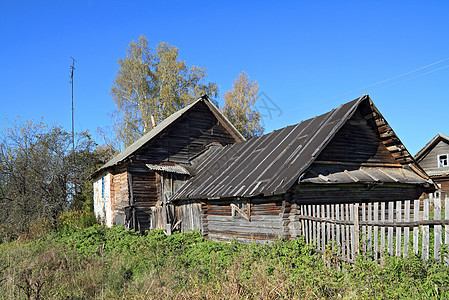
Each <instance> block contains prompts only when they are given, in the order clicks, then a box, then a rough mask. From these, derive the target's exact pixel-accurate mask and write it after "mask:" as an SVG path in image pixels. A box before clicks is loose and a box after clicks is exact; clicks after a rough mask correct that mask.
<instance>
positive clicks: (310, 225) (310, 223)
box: [306, 205, 313, 244]
mask: <svg viewBox="0 0 449 300" xmlns="http://www.w3.org/2000/svg"><path fill="white" fill-rule="evenodd" d="M306 207H307V215H309V216H312V205H307V206H306ZM307 227H308V230H309V238H308V241H307V243H309V244H313V228H312V221H310V220H308V221H307Z"/></svg>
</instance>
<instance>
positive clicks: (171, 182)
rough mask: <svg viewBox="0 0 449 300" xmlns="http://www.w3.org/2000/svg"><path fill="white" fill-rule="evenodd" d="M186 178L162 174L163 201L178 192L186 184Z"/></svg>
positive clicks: (184, 176) (173, 174) (174, 174)
mask: <svg viewBox="0 0 449 300" xmlns="http://www.w3.org/2000/svg"><path fill="white" fill-rule="evenodd" d="M186 180H187V176H186V175H182V174H176V173H169V172H163V173H162V182H163V193H164V201H165V202H167V201H168V199H170V197H171V196H172V195H173V194H174V193H176V192H177V191H179V189H180V188H181V187H182V186H183V184H184V183H185V182H186Z"/></svg>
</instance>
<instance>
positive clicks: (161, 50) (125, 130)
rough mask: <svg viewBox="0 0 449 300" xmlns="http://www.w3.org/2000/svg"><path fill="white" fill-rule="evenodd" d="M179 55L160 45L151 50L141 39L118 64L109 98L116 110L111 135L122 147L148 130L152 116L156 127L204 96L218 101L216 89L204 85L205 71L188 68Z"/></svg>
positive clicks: (143, 38)
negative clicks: (114, 136) (115, 136)
mask: <svg viewBox="0 0 449 300" xmlns="http://www.w3.org/2000/svg"><path fill="white" fill-rule="evenodd" d="M178 51H179V49H178V48H177V47H175V46H170V45H169V44H167V43H163V42H161V43H159V44H158V45H157V46H156V48H154V49H153V48H151V47H149V45H148V40H147V39H146V37H145V36H140V38H139V40H138V41H137V42H134V41H132V42H131V43H130V44H129V47H128V51H127V55H126V57H125V58H123V59H119V60H118V64H119V70H118V72H117V75H116V77H115V79H114V83H113V86H112V88H111V94H112V97H113V99H114V103H115V105H116V107H117V111H116V112H115V114H114V116H113V117H114V131H115V134H116V135H117V137H118V139H119V141H120V142H121V143H123V145H124V146H125V147H126V146H129V145H130V144H132V143H133V142H134V141H135V140H136V139H138V138H139V137H141V136H142V135H143V134H145V133H146V132H148V131H149V130H151V128H152V123H151V116H153V117H154V119H155V121H156V123H158V122H160V121H162V120H163V119H165V118H166V117H168V116H169V115H171V114H172V113H174V112H176V111H177V110H179V109H181V108H183V107H185V106H186V105H188V104H190V103H191V102H193V101H195V100H196V99H197V98H199V97H200V96H202V95H204V94H207V95H208V96H209V97H211V98H212V99H213V98H214V97H217V94H218V87H217V85H216V84H215V83H212V82H208V83H205V82H204V80H205V77H206V69H203V68H200V67H197V66H191V67H189V66H187V64H186V63H185V62H184V61H182V60H180V58H179V54H178Z"/></svg>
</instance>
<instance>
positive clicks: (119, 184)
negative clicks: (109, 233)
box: [111, 168, 129, 224]
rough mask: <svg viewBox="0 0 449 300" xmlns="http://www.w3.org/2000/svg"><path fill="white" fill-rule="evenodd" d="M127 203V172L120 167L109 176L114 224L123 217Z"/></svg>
mask: <svg viewBox="0 0 449 300" xmlns="http://www.w3.org/2000/svg"><path fill="white" fill-rule="evenodd" d="M128 205H129V188H128V172H126V169H124V168H120V169H118V170H117V171H116V172H115V173H114V174H113V175H112V176H111V210H112V215H113V218H112V219H113V220H114V224H117V222H120V221H118V219H124V214H125V207H126V206H128Z"/></svg>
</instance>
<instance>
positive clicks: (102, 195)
mask: <svg viewBox="0 0 449 300" xmlns="http://www.w3.org/2000/svg"><path fill="white" fill-rule="evenodd" d="M101 198H104V177H102V178H101Z"/></svg>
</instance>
